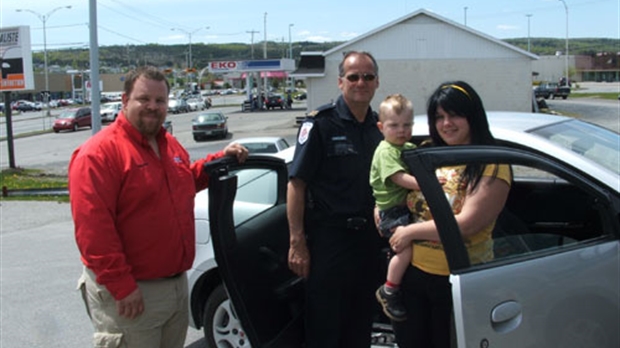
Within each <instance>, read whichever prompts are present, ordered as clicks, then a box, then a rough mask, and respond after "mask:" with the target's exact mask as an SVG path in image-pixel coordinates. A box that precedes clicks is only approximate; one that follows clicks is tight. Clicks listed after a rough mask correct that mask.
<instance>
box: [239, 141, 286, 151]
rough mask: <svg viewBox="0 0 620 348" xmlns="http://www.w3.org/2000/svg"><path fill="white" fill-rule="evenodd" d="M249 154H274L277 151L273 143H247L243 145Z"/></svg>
mask: <svg viewBox="0 0 620 348" xmlns="http://www.w3.org/2000/svg"><path fill="white" fill-rule="evenodd" d="M243 146H245V147H246V148H247V149H248V152H249V153H276V152H278V149H277V148H276V145H275V144H273V143H247V144H243Z"/></svg>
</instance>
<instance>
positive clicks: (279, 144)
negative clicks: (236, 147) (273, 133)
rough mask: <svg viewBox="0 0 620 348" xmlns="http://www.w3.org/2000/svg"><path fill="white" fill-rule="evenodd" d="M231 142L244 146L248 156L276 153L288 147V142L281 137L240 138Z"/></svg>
mask: <svg viewBox="0 0 620 348" xmlns="http://www.w3.org/2000/svg"><path fill="white" fill-rule="evenodd" d="M233 142H235V143H238V144H241V145H243V146H245V147H246V148H247V149H248V152H249V153H250V154H256V153H278V152H280V151H282V150H285V149H288V148H289V147H290V145H289V143H288V141H286V139H284V138H282V137H252V138H240V139H235V140H234V141H233Z"/></svg>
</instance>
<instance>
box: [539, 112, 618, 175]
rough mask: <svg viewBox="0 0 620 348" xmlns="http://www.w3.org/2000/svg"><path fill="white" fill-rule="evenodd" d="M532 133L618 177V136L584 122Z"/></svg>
mask: <svg viewBox="0 0 620 348" xmlns="http://www.w3.org/2000/svg"><path fill="white" fill-rule="evenodd" d="M532 133H534V134H536V135H538V136H541V137H544V138H546V139H548V140H550V141H552V142H554V143H556V144H558V145H560V146H562V147H564V148H566V149H569V150H571V151H573V152H575V153H578V154H580V155H582V156H584V157H586V158H588V159H590V160H592V161H594V162H596V163H598V164H600V165H601V166H603V167H605V168H607V169H609V170H611V171H613V172H614V173H616V174H619V175H620V147H619V146H618V136H617V134H615V135H614V134H613V133H611V132H608V131H605V130H603V129H601V128H599V127H596V126H594V125H591V124H589V123H586V122H575V121H568V122H562V123H556V124H552V125H550V126H547V127H542V128H538V129H535V130H533V131H532Z"/></svg>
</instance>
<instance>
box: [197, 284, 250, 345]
mask: <svg viewBox="0 0 620 348" xmlns="http://www.w3.org/2000/svg"><path fill="white" fill-rule="evenodd" d="M202 326H203V330H204V334H205V340H206V341H207V346H208V347H251V345H250V341H249V340H248V339H247V335H246V334H245V331H244V330H243V328H242V327H241V323H240V322H239V318H237V314H236V313H235V311H234V309H233V308H232V306H231V302H230V300H229V299H228V294H227V293H226V290H225V289H224V285H223V284H220V285H218V286H217V287H216V288H215V289H214V290H213V292H212V293H211V295H210V296H209V298H208V299H207V302H206V303H205V308H204V316H203V318H202Z"/></svg>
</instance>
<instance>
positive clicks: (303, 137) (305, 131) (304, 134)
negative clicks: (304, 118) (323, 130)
mask: <svg viewBox="0 0 620 348" xmlns="http://www.w3.org/2000/svg"><path fill="white" fill-rule="evenodd" d="M312 126H314V123H312V122H304V123H303V124H302V125H301V128H300V129H299V136H298V137H297V143H298V144H299V145H303V144H304V143H305V142H306V141H307V140H308V138H309V137H310V130H311V129H312Z"/></svg>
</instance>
